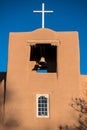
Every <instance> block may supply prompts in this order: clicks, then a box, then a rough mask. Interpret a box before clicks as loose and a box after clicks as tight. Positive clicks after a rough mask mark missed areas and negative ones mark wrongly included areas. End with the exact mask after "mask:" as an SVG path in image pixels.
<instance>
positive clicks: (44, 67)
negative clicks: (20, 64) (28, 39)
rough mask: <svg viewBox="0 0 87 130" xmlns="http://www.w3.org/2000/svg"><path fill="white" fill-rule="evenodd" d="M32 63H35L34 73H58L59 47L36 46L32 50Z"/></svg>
mask: <svg viewBox="0 0 87 130" xmlns="http://www.w3.org/2000/svg"><path fill="white" fill-rule="evenodd" d="M30 61H35V62H36V63H35V65H34V66H33V68H32V71H36V72H39V73H40V72H42V73H56V72H57V46H55V45H51V44H44V43H43V44H35V45H31V48H30Z"/></svg>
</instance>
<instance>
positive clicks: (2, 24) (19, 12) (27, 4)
mask: <svg viewBox="0 0 87 130" xmlns="http://www.w3.org/2000/svg"><path fill="white" fill-rule="evenodd" d="M42 3H45V8H46V9H48V10H54V13H52V14H46V15H45V27H46V28H50V29H53V30H55V31H59V32H60V31H78V32H79V42H80V72H81V74H87V0H0V72H2V71H7V61H8V38H9V32H28V31H33V30H34V29H37V28H41V14H36V13H33V10H37V9H41V4H42ZM15 53H16V52H15Z"/></svg>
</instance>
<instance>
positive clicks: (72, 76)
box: [1, 28, 81, 130]
mask: <svg viewBox="0 0 87 130" xmlns="http://www.w3.org/2000/svg"><path fill="white" fill-rule="evenodd" d="M80 80H81V79H80V56H79V41H78V32H55V31H53V30H50V29H47V28H41V29H37V30H34V31H32V32H21V33H10V36H9V49H8V69H7V79H6V93H5V92H2V93H4V98H5V101H4V106H5V108H4V124H5V126H6V128H7V127H8V128H9V129H11V130H12V129H15V130H16V129H18V130H19V129H20V130H22V129H25V130H28V129H30V130H58V126H59V125H62V124H63V125H64V124H67V123H68V124H71V125H73V124H75V123H76V118H77V116H78V114H77V113H76V112H75V111H74V110H73V109H72V108H71V106H70V103H71V100H72V98H76V97H78V96H80V94H81V87H80ZM1 86H3V82H2V84H1Z"/></svg>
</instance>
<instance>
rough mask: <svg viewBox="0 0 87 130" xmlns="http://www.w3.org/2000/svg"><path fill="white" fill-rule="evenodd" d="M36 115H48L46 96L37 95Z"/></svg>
mask: <svg viewBox="0 0 87 130" xmlns="http://www.w3.org/2000/svg"><path fill="white" fill-rule="evenodd" d="M38 116H48V98H47V97H46V96H39V97H38Z"/></svg>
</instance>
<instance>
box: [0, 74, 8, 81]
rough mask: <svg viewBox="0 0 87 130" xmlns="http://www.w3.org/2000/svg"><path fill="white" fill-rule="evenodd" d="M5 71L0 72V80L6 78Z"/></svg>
mask: <svg viewBox="0 0 87 130" xmlns="http://www.w3.org/2000/svg"><path fill="white" fill-rule="evenodd" d="M6 74H7V72H0V82H1V81H2V80H5V79H6Z"/></svg>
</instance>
